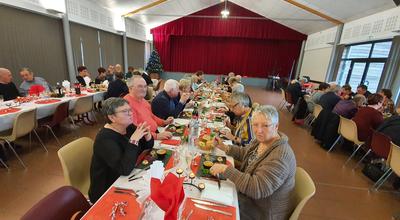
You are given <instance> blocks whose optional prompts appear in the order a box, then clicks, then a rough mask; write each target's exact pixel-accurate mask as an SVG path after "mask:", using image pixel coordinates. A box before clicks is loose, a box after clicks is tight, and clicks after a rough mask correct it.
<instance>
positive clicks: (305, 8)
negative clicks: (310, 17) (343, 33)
mask: <svg viewBox="0 0 400 220" xmlns="http://www.w3.org/2000/svg"><path fill="white" fill-rule="evenodd" d="M285 1H286V2H288V3H290V4H292V5H294V6H297V7H299V8H301V9H303V10H305V11H308V12H310V13H311V14H314V15H317V16H319V17H321V18H324V19H325V20H327V21H329V22H331V23H334V24H336V25H339V24H343V22H341V21H339V20H337V19H334V18H332V17H330V16H328V15H326V14H324V13H321V12H319V11H317V10H315V9H313V8H310V7H308V6H306V5H303V4H301V3H299V2H296V1H294V0H285Z"/></svg>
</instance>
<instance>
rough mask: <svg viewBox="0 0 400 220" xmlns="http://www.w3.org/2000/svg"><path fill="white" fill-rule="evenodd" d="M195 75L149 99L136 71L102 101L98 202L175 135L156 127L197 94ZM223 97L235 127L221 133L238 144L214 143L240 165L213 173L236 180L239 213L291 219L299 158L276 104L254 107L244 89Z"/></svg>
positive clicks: (93, 188) (95, 172) (94, 180)
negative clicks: (122, 89) (118, 94)
mask: <svg viewBox="0 0 400 220" xmlns="http://www.w3.org/2000/svg"><path fill="white" fill-rule="evenodd" d="M194 75H195V76H194V77H186V78H183V79H181V80H180V81H179V82H178V81H176V80H173V79H169V80H166V81H165V85H164V90H163V91H162V92H160V93H158V94H157V95H156V97H155V98H154V99H153V100H152V102H151V104H150V103H149V102H148V101H147V100H145V99H144V97H145V96H146V92H147V84H146V81H145V80H144V79H143V77H141V76H136V75H134V76H132V77H131V78H130V79H129V80H128V82H127V86H128V89H129V93H128V94H127V95H125V96H124V97H123V98H114V97H112V98H109V99H107V100H105V101H104V102H103V108H102V112H103V114H104V116H105V117H106V124H105V126H104V127H103V128H102V129H101V130H100V132H99V133H98V134H97V136H96V139H95V144H94V151H93V157H92V165H91V171H90V172H91V174H90V175H91V185H90V190H89V197H90V200H91V201H92V202H96V201H97V200H98V199H99V198H100V196H101V195H102V194H103V193H104V192H105V191H106V190H107V189H108V188H109V187H110V185H111V184H112V183H113V182H114V181H115V180H116V179H117V178H118V177H119V176H120V175H128V174H129V173H130V172H131V171H132V170H133V168H134V166H135V165H134V164H135V161H136V160H137V158H138V155H139V154H140V153H141V152H143V151H144V150H146V149H151V148H152V147H153V144H154V140H156V139H168V138H170V137H171V136H172V135H171V133H169V132H158V130H157V127H159V126H165V125H167V124H169V123H172V122H173V119H174V118H176V117H178V115H179V113H180V112H181V111H182V110H183V109H184V108H185V106H187V105H190V103H191V101H190V100H191V99H192V98H193V97H194V96H195V95H196V93H197V90H193V81H192V80H193V79H196V80H194V82H195V83H196V85H195V86H194V87H196V86H200V87H201V86H202V85H204V84H206V83H205V82H203V80H202V79H200V80H201V81H200V80H199V76H197V75H196V74H194ZM221 93H224V92H221ZM222 97H223V99H224V101H225V102H226V104H227V105H228V106H229V113H227V115H230V116H231V117H232V120H230V119H226V120H225V123H226V125H227V127H230V128H231V132H230V131H225V132H222V133H223V136H225V137H226V138H227V139H230V140H232V141H233V143H234V144H233V145H229V146H228V145H225V144H224V143H223V141H222V139H221V138H219V137H217V138H216V143H215V144H216V146H217V147H218V148H220V149H221V150H223V151H225V152H226V153H227V154H228V155H231V156H233V157H234V159H235V160H237V161H239V162H240V166H239V167H237V168H235V167H232V166H227V165H223V164H215V165H214V166H213V167H211V169H210V172H211V174H212V175H218V174H224V176H226V177H227V178H228V179H229V180H231V181H232V182H234V183H235V185H236V188H237V190H238V192H239V207H240V215H241V218H243V219H277V218H278V219H287V218H288V216H289V215H290V213H291V212H292V211H293V208H294V204H293V201H292V199H291V193H292V190H293V188H294V177H295V171H296V159H295V156H294V153H293V151H292V149H291V147H290V146H289V144H288V137H287V136H286V135H284V134H283V133H281V132H279V131H278V126H279V114H278V112H277V110H276V108H275V107H273V106H267V105H266V106H258V107H257V108H253V107H254V106H255V105H254V104H252V102H251V99H250V97H249V96H248V95H247V94H245V93H243V92H233V93H224V94H223V95H222ZM227 118H229V117H227ZM277 173H279V175H276V174H277Z"/></svg>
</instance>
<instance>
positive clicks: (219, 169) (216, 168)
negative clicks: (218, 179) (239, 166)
mask: <svg viewBox="0 0 400 220" xmlns="http://www.w3.org/2000/svg"><path fill="white" fill-rule="evenodd" d="M227 167H228V165H226V164H220V163H215V164H214V165H213V166H212V167H211V168H210V173H211V175H213V176H216V175H217V174H220V173H224V172H225V170H226V168H227Z"/></svg>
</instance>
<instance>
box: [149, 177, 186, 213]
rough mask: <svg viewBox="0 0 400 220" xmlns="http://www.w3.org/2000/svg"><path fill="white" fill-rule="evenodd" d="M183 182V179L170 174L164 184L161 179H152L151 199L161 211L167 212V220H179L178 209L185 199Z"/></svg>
mask: <svg viewBox="0 0 400 220" xmlns="http://www.w3.org/2000/svg"><path fill="white" fill-rule="evenodd" d="M183 180H184V178H183V177H181V178H178V177H176V176H175V175H174V174H172V173H169V174H168V175H167V176H166V177H165V179H164V181H163V182H162V183H161V180H160V179H157V178H152V179H151V182H150V188H151V194H150V197H151V199H152V200H153V201H154V202H155V203H156V204H157V205H158V207H159V208H160V209H162V210H164V211H165V216H164V219H165V220H175V219H178V209H179V206H180V204H181V203H182V201H183V198H184V197H185V192H184V190H183Z"/></svg>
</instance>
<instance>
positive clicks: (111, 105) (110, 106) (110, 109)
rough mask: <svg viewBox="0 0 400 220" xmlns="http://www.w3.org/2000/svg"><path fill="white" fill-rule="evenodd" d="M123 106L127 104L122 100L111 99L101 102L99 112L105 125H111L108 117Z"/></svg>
mask: <svg viewBox="0 0 400 220" xmlns="http://www.w3.org/2000/svg"><path fill="white" fill-rule="evenodd" d="M125 104H128V105H129V102H128V101H126V100H125V99H123V98H115V97H111V98H108V99H106V100H105V101H103V103H102V107H101V112H102V113H103V116H104V117H105V119H106V121H107V123H111V121H110V119H109V118H108V116H109V115H113V114H115V110H116V109H117V108H119V107H121V106H124V105H125Z"/></svg>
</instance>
